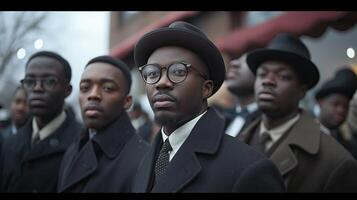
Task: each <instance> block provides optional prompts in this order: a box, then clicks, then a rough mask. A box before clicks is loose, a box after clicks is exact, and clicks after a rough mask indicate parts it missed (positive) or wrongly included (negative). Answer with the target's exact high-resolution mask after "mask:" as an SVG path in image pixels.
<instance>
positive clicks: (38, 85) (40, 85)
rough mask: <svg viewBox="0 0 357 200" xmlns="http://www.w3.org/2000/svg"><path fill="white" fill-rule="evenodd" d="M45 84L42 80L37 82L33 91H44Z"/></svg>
mask: <svg viewBox="0 0 357 200" xmlns="http://www.w3.org/2000/svg"><path fill="white" fill-rule="evenodd" d="M44 90H45V89H44V87H43V82H42V80H36V81H35V86H34V87H33V91H44Z"/></svg>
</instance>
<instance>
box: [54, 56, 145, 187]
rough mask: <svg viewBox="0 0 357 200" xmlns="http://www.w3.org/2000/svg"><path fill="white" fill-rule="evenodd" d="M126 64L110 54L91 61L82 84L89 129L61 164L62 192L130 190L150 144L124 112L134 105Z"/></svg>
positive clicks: (83, 104)
mask: <svg viewBox="0 0 357 200" xmlns="http://www.w3.org/2000/svg"><path fill="white" fill-rule="evenodd" d="M131 82H132V80H131V76H130V72H129V68H128V66H127V65H126V64H125V63H124V62H122V61H120V60H118V59H115V58H112V57H110V56H98V57H95V58H93V59H91V60H90V61H89V62H88V64H87V65H86V67H85V70H84V72H83V74H82V77H81V81H80V85H79V88H80V93H79V102H80V106H81V111H82V117H83V121H84V124H85V126H86V130H85V131H84V132H83V133H82V135H81V139H80V140H79V141H77V142H76V143H74V144H72V145H71V146H70V147H69V148H68V150H67V151H66V154H65V155H64V158H63V160H62V163H61V168H60V175H59V182H58V192H130V191H131V186H132V182H133V178H134V175H135V172H136V169H137V167H138V164H139V161H140V160H141V158H142V156H143V155H144V153H145V152H146V151H147V148H148V144H146V142H145V141H144V140H143V139H142V138H141V137H140V136H139V135H137V134H135V129H134V127H133V126H132V124H131V122H130V118H129V116H128V114H127V113H126V109H128V108H129V107H130V105H131V103H132V97H131V95H130V94H129V92H130V87H131Z"/></svg>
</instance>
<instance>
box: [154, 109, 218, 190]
mask: <svg viewBox="0 0 357 200" xmlns="http://www.w3.org/2000/svg"><path fill="white" fill-rule="evenodd" d="M223 134H224V119H223V117H222V116H220V115H219V114H218V113H217V112H216V110H215V109H214V108H209V109H208V111H207V113H206V114H204V115H203V116H202V117H201V119H200V120H199V121H198V122H197V124H196V125H195V126H194V128H193V129H192V131H191V133H190V135H189V136H188V138H187V139H186V141H185V142H184V143H183V145H182V146H181V147H180V149H179V150H178V152H177V153H176V154H175V156H174V157H173V159H172V160H171V161H170V164H169V165H168V168H167V171H166V174H165V175H164V176H163V177H162V178H161V179H160V180H159V181H158V182H157V183H156V185H155V186H154V188H153V189H152V192H179V191H181V190H182V189H183V188H184V187H185V186H187V185H189V183H191V182H192V181H193V180H194V179H195V177H196V176H197V175H198V174H199V172H200V171H201V169H202V166H201V164H200V159H199V155H198V154H215V153H216V152H217V150H218V148H219V145H220V144H221V139H222V137H223Z"/></svg>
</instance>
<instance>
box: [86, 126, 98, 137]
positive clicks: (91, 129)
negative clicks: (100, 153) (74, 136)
mask: <svg viewBox="0 0 357 200" xmlns="http://www.w3.org/2000/svg"><path fill="white" fill-rule="evenodd" d="M88 134H89V139H92V138H93V137H94V136H95V135H96V134H97V131H96V130H95V129H93V128H89V129H88Z"/></svg>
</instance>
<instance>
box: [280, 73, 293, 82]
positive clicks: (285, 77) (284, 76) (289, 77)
mask: <svg viewBox="0 0 357 200" xmlns="http://www.w3.org/2000/svg"><path fill="white" fill-rule="evenodd" d="M279 78H280V79H281V80H284V81H288V80H291V76H290V75H286V74H280V75H279Z"/></svg>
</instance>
